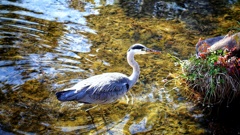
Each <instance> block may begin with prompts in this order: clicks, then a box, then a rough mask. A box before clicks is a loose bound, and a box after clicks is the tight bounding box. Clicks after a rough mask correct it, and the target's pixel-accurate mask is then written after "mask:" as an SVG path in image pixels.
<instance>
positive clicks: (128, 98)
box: [125, 94, 129, 104]
mask: <svg viewBox="0 0 240 135" xmlns="http://www.w3.org/2000/svg"><path fill="white" fill-rule="evenodd" d="M125 98H126V100H127V104H128V102H129V98H128V96H127V94H126V95H125Z"/></svg>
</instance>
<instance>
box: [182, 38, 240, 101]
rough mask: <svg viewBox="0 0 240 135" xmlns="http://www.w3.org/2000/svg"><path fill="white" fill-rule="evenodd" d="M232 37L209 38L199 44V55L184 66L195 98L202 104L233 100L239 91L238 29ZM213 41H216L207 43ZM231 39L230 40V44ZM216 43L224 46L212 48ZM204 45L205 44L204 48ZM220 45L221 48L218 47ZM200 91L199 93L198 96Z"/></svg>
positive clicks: (239, 50)
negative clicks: (213, 49)
mask: <svg viewBox="0 0 240 135" xmlns="http://www.w3.org/2000/svg"><path fill="white" fill-rule="evenodd" d="M234 35H235V36H233V37H229V39H230V40H229V42H223V41H226V40H227V38H228V37H225V38H222V37H221V38H218V39H219V40H218V41H216V39H217V38H212V40H214V42H209V41H210V40H209V39H207V40H205V41H204V42H202V41H201V40H200V41H199V42H198V44H197V46H196V47H197V55H198V57H195V56H193V57H191V58H190V59H189V62H188V63H187V64H185V65H184V66H183V69H184V73H185V74H184V78H185V79H186V82H187V84H188V85H189V87H190V88H191V89H190V91H191V92H193V93H192V94H190V95H192V96H193V95H194V96H193V98H194V99H196V97H197V98H198V99H197V100H199V101H200V102H201V103H202V104H208V105H215V104H219V103H222V102H223V101H224V102H227V103H230V102H231V101H232V100H234V99H235V98H239V95H240V57H239V56H240V55H239V53H240V49H239V41H240V40H239V37H238V35H239V33H237V34H234ZM208 43H213V44H208ZM230 43H231V44H230ZM216 45H217V46H222V47H223V46H225V47H224V48H222V49H220V48H217V50H215V51H213V52H212V51H209V50H210V49H212V48H214V47H216ZM201 46H204V47H203V48H204V49H203V48H201ZM218 49H220V50H218ZM196 95H198V96H196Z"/></svg>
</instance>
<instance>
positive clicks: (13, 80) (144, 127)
mask: <svg viewBox="0 0 240 135" xmlns="http://www.w3.org/2000/svg"><path fill="white" fill-rule="evenodd" d="M118 2H119V3H118ZM116 3H117V4H116ZM135 3H137V4H135ZM135 3H134V2H132V3H123V2H122V1H118V0H115V1H114V0H107V1H101V0H94V1H92V0H91V1H90V0H89V1H79V0H72V1H69V0H15V1H14V0H1V1H0V58H1V59H0V88H1V91H0V104H1V105H0V134H1V133H3V134H8V132H6V131H9V132H10V133H9V134H11V133H16V134H35V133H36V134H65V133H69V134H88V133H92V134H101V133H103V134H137V133H150V134H202V133H204V132H205V130H204V129H203V128H201V126H200V125H199V124H198V120H199V119H202V115H201V113H200V112H197V111H195V110H193V109H192V107H193V104H192V103H190V102H187V101H186V100H185V98H183V97H182V96H181V94H179V91H180V90H181V89H183V88H182V87H180V86H179V87H176V86H175V85H176V82H175V81H174V80H172V81H170V80H171V79H173V78H174V77H167V76H168V74H169V73H174V72H178V71H179V67H178V66H176V65H174V63H173V61H171V57H169V56H168V55H166V53H165V52H168V51H169V52H173V53H174V54H175V55H178V56H185V57H186V56H187V55H189V54H190V53H191V52H194V44H195V43H196V42H195V41H197V40H198V38H199V32H198V31H194V30H188V29H186V27H185V24H184V23H182V22H179V21H178V20H177V21H176V20H173V21H166V20H161V19H158V18H152V17H149V16H142V18H141V17H136V18H135V17H132V16H127V15H128V13H131V12H127V11H128V10H126V9H125V8H121V7H129V5H130V6H131V5H132V4H133V5H134V4H135V5H136V7H137V8H138V10H140V8H139V4H140V5H141V6H142V7H146V8H149V7H148V6H147V5H145V6H143V5H144V4H146V3H147V2H146V1H145V3H144V1H138V2H135ZM124 4H125V5H124ZM158 4H160V5H161V3H158ZM109 5H111V6H109ZM176 5H177V3H174V2H172V3H170V5H168V8H169V11H171V10H170V9H171V8H175V7H176ZM158 6H159V5H158ZM177 6H178V7H177V8H178V10H179V12H180V11H184V10H185V8H180V7H181V6H179V5H177ZM102 7H103V8H102ZM132 8H133V9H134V8H135V6H132ZM156 8H158V9H160V8H159V7H156ZM141 10H143V11H144V10H145V9H144V8H142V9H141ZM146 11H147V10H146ZM135 13H136V12H135ZM137 13H139V12H137ZM152 13H153V12H151V14H152ZM156 13H157V11H156ZM126 14H127V15H126ZM131 14H132V15H134V13H131ZM154 14H155V13H153V15H154ZM136 42H140V43H143V44H145V45H147V46H148V47H153V48H164V53H163V54H162V55H160V56H136V59H137V61H138V62H139V64H140V67H141V76H140V79H139V81H138V82H137V84H136V86H134V88H133V89H132V90H131V91H130V92H129V93H128V94H127V96H126V97H125V98H123V99H121V100H120V101H119V102H117V103H114V104H109V105H102V106H97V107H95V108H94V105H82V104H77V103H75V102H66V103H60V102H59V101H57V99H56V97H55V94H54V93H55V92H56V91H60V90H61V89H63V88H66V87H70V86H72V85H73V84H75V83H77V82H78V81H81V80H82V79H84V78H87V77H89V76H92V75H95V74H100V73H102V72H122V73H125V74H128V75H129V74H130V73H131V71H132V70H131V69H130V66H129V65H128V64H127V62H126V58H125V55H126V51H127V49H128V47H129V46H130V45H131V44H133V43H136ZM179 43H181V45H179ZM166 81H169V82H168V83H166ZM89 108H92V109H90V110H89V111H85V110H87V109H89ZM195 116H197V117H195ZM2 130H4V131H2Z"/></svg>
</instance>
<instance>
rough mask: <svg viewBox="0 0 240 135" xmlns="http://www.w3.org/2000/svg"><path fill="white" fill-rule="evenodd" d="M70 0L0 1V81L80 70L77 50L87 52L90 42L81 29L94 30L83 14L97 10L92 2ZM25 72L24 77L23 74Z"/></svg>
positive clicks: (20, 81)
mask: <svg viewBox="0 0 240 135" xmlns="http://www.w3.org/2000/svg"><path fill="white" fill-rule="evenodd" d="M77 4H78V5H81V7H82V10H81V11H79V10H76V9H73V8H71V2H70V1H65V0H62V1H49V0H34V1H32V0H23V1H16V2H12V1H5V0H4V1H1V9H2V10H1V11H0V15H1V40H0V42H1V57H2V58H3V59H5V60H6V61H1V68H0V71H1V72H0V73H1V83H2V84H3V85H7V84H10V85H21V84H23V83H24V82H25V81H27V80H29V79H33V78H39V77H40V76H41V75H42V73H45V74H46V75H48V76H49V75H51V76H52V75H53V76H55V75H56V74H57V73H60V72H61V73H64V72H69V71H71V72H81V71H83V70H82V69H80V68H79V66H78V64H79V63H80V62H79V61H76V59H79V58H80V57H79V56H78V55H77V53H79V52H89V51H90V47H91V43H90V41H89V40H88V39H87V38H86V37H85V36H84V35H82V34H80V33H81V32H82V33H84V32H87V33H95V31H94V30H92V29H90V28H89V27H88V26H87V25H86V24H87V22H86V19H85V16H88V15H91V14H98V11H97V10H95V9H93V8H94V5H93V4H91V3H87V2H79V3H77ZM26 76H27V77H26Z"/></svg>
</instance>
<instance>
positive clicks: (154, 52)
mask: <svg viewBox="0 0 240 135" xmlns="http://www.w3.org/2000/svg"><path fill="white" fill-rule="evenodd" d="M146 52H147V53H153V54H160V53H161V52H160V51H158V50H153V49H150V48H147V50H146Z"/></svg>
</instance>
